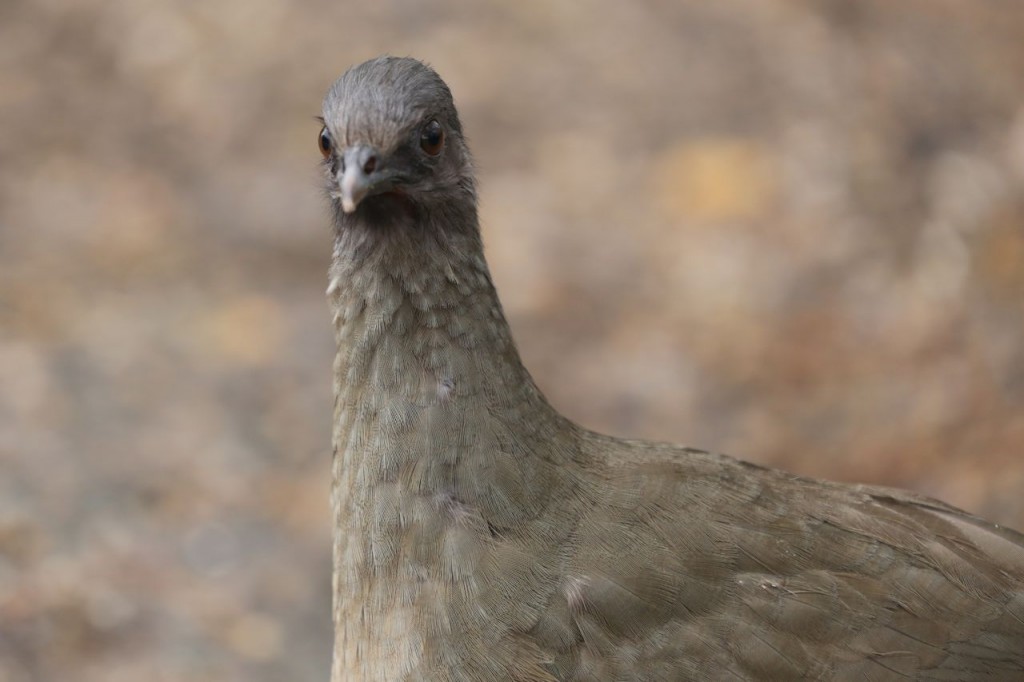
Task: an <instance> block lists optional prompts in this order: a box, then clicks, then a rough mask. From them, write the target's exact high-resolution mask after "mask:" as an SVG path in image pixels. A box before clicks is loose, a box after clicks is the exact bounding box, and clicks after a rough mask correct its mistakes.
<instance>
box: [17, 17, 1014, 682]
mask: <svg viewBox="0 0 1024 682" xmlns="http://www.w3.org/2000/svg"><path fill="white" fill-rule="evenodd" d="M1022 35H1024V5H1022V4H1021V3H1019V2H1017V1H1015V0H994V1H993V2H985V3H977V2H975V3H966V2H959V1H956V0H904V1H903V2H899V3H893V2H888V1H883V0H859V1H858V2H849V1H847V0H730V2H724V3H708V2H701V1H700V0H671V1H669V0H643V1H640V2H633V3H614V2H609V1H608V0H600V1H599V2H597V3H596V4H595V3H575V4H573V3H568V2H555V3H550V2H539V1H537V0H527V1H525V2H516V3H497V4H489V5H488V4H479V3H473V2H469V0H462V1H458V0H452V1H450V2H440V3H430V4H418V3H412V2H406V1H404V0H390V1H385V2H378V3H328V2H308V3H302V4H297V3H285V2H283V1H281V0H247V1H245V2H242V1H241V0H231V1H227V2H212V3H208V2H198V1H197V0H187V1H185V2H170V1H169V0H153V1H152V2H144V3H143V2H128V0H105V1H101V0H83V1H82V2H77V3H64V2H58V1H57V0H5V2H4V3H3V4H2V5H0V131H2V132H0V471H2V475H0V679H2V680H4V681H5V682H37V681H48V680H71V679H73V680H77V681H79V682H93V681H96V682H100V681H102V682H118V681H120V680H124V681H131V682H135V681H136V680H140V679H146V680H153V681H154V682H158V681H171V680H175V681H176V680H191V681H202V680H218V681H221V682H231V681H233V680H238V681H241V680H246V681H249V682H258V681H260V680H267V681H269V680H281V679H289V680H291V679H303V680H323V679H326V677H327V671H328V662H329V648H330V647H329V643H330V624H329V614H330V596H329V593H330V582H329V570H330V567H329V532H330V529H329V527H328V508H327V494H328V473H327V472H328V457H329V451H330V450H329V421H330V408H331V396H330V389H329V386H330V384H329V371H330V364H331V358H332V354H333V348H332V343H333V342H332V338H331V333H330V325H329V320H328V313H327V310H326V305H325V303H324V300H323V297H322V289H323V287H324V285H325V283H326V282H325V269H326V266H327V262H328V258H329V253H330V233H329V229H328V227H327V212H326V210H325V201H324V200H323V198H322V196H321V195H320V189H319V186H320V182H321V181H320V176H319V169H318V163H317V162H318V158H319V157H318V154H317V151H316V146H315V140H316V134H317V131H318V124H317V123H316V122H315V121H314V118H313V117H314V116H315V115H316V114H317V113H319V102H320V98H321V96H322V94H323V92H324V91H325V90H326V88H327V86H328V85H329V84H330V83H331V81H332V80H333V79H334V78H335V77H336V76H337V75H339V74H340V73H341V72H342V71H343V70H344V69H345V68H346V67H347V66H348V65H350V64H352V63H354V62H358V61H361V60H363V59H366V58H368V57H371V56H374V55H376V54H379V53H383V52H391V53H393V54H403V55H404V54H411V55H415V56H419V57H421V58H424V59H426V60H428V61H430V62H431V63H433V64H434V65H435V66H436V67H437V68H438V70H439V71H440V72H441V73H442V75H443V76H444V77H445V78H446V79H447V80H448V81H449V83H450V85H451V86H452V89H453V91H454V92H455V95H456V99H457V101H458V103H459V106H460V108H461V111H462V115H463V118H464V123H465V125H466V128H467V130H468V133H469V135H470V137H471V141H472V143H473V147H474V150H475V152H476V155H477V161H478V164H479V168H480V175H481V191H482V216H483V221H484V230H485V240H486V243H487V247H488V253H489V257H490V260H491V263H492V268H493V270H494V274H495V278H496V279H497V282H498V285H499V287H500V290H501V291H502V294H503V299H504V301H505V304H506V307H507V309H508V312H509V315H510V318H511V321H512V324H513V327H514V329H515V331H516V333H517V337H518V339H519V341H520V344H521V349H522V352H523V355H524V357H525V359H526V361H527V363H528V364H529V366H530V367H531V369H532V371H533V373H534V375H535V376H536V377H537V380H538V382H539V383H540V385H541V386H542V387H543V388H544V390H545V391H547V392H548V394H549V396H550V397H551V398H552V400H553V402H554V403H555V404H556V405H558V406H560V407H561V408H562V409H564V410H565V411H566V412H567V413H569V414H570V415H572V416H574V417H575V418H577V419H579V420H581V421H583V422H584V423H586V424H587V425H589V426H592V427H595V428H600V429H604V430H607V431H611V432H614V433H617V434H622V435H633V436H645V437H652V438H661V439H669V440H675V441H684V442H686V443H688V444H691V445H695V446H700V447H705V448H709V449H713V450H718V451H726V452H729V453H731V454H735V455H739V456H743V457H745V458H749V459H753V460H757V461H761V462H765V463H769V464H773V465H778V466H783V467H786V468H789V469H792V470H796V471H799V472H801V473H805V474H810V475H819V476H829V477H833V478H840V479H846V480H862V481H869V482H875V483H886V484H892V485H900V486H905V487H911V488H914V489H917V490H920V491H923V492H925V493H927V494H931V495H936V496H939V497H942V498H944V499H947V500H949V501H951V502H953V503H955V504H958V505H960V506H964V507H966V508H968V509H971V510H973V511H977V512H979V513H982V514H984V515H986V516H989V517H991V518H993V519H996V520H998V521H1000V522H1005V523H1008V524H1011V525H1015V526H1018V527H1024V461H1022V458H1024V192H1022V190H1024V94H1022V91H1021V88H1020V85H1021V83H1024V41H1021V40H1020V36H1022Z"/></svg>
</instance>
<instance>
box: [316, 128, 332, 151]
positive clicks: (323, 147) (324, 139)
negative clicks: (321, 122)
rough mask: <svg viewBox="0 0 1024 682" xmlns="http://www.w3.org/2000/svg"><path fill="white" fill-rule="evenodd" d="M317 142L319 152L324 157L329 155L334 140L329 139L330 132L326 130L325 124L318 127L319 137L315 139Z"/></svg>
mask: <svg viewBox="0 0 1024 682" xmlns="http://www.w3.org/2000/svg"><path fill="white" fill-rule="evenodd" d="M317 144H318V145H319V147H320V153H321V154H323V155H324V158H325V159H326V158H327V157H328V156H330V155H331V150H332V149H334V142H333V141H332V140H331V134H330V133H329V132H327V126H324V127H323V128H321V129H320V138H319V139H318V140H317Z"/></svg>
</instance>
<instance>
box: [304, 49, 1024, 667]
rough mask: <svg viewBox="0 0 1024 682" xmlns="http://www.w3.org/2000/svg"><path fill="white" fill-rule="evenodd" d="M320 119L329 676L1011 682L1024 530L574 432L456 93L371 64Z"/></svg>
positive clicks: (1016, 661) (1017, 655) (404, 66)
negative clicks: (477, 166) (516, 306)
mask: <svg viewBox="0 0 1024 682" xmlns="http://www.w3.org/2000/svg"><path fill="white" fill-rule="evenodd" d="M324 124H325V127H324V131H323V132H322V133H321V150H322V151H323V152H324V156H325V168H326V170H327V177H328V189H329V192H330V194H331V196H332V199H333V201H332V205H333V207H334V209H335V233H334V237H335V244H334V256H333V262H332V265H331V271H330V286H329V287H328V296H329V300H330V304H331V307H332V309H333V311H334V324H335V333H336V338H337V342H338V355H337V359H336V362H335V367H334V377H335V386H334V389H335V411H334V433H333V440H334V463H333V480H332V507H333V515H334V525H335V540H334V582H333V593H334V623H335V642H334V661H333V669H332V682H341V681H342V680H345V681H363V680H366V681H370V680H374V681H376V680H388V681H392V680H395V681H397V680H408V681H410V682H412V681H420V680H423V681H426V680H430V681H435V680H436V681H444V682H471V681H472V682H475V681H491V680H515V681H522V682H541V681H544V682H553V681H556V680H559V681H561V680H566V681H568V680H594V681H605V680H617V681H623V682H629V681H633V680H637V681H639V680H645V681H646V680H651V681H665V682H668V681H676V680H717V679H722V680H790V679H827V680H890V679H892V680H1006V681H1010V680H1024V536H1022V535H1021V534H1019V533H1016V532H1014V531H1011V530H1008V529H1003V528H999V527H997V526H995V525H993V524H990V523H988V522H985V521H983V520H980V519H978V518H975V517H973V516H971V515H969V514H967V513H965V512H962V511H960V510H958V509H955V508H953V507H950V506H947V505H945V504H943V503H940V502H937V501H934V500H930V499H926V498H922V497H919V496H916V495H913V494H911V493H907V492H903V491H897V490H890V489H883V488H876V487H867V486H850V485H843V484H837V483H830V482H826V481H818V480H812V479H807V478H801V477H798V476H794V475H792V474H788V473H785V472H781V471H776V470H772V469H767V468H762V467H758V466H755V465H752V464H748V463H745V462H742V461H739V460H735V459H732V458H729V457H725V456H721V455H714V454H709V453H706V452H701V451H698V450H693V449H688V448H683V447H678V446H672V445H666V444H656V443H648V442H642V441H627V440H621V439H615V438H611V437H608V436H603V435H600V434H596V433H594V432H591V431H588V430H586V429H584V428H582V427H580V426H578V425H576V424H574V423H572V422H571V421H569V420H568V419H566V418H564V417H562V416H561V415H560V414H559V413H558V412H557V411H556V410H555V409H554V408H553V407H552V406H551V405H550V404H549V403H548V402H547V401H546V399H545V398H544V396H543V395H542V394H541V392H540V391H539V390H538V389H537V387H536V385H535V384H534V382H533V380H532V379H531V377H530V375H529V373H528V372H527V371H526V369H525V368H524V367H523V365H522V363H521V362H520V359H519V356H518V353H517V351H516V348H515V345H514V343H513V340H512V336H511V332H510V330H509V327H508V324H507V323H506V321H505V318H504V315H503V313H502V309H501V305H500V303H499V301H498V297H497V295H496V293H495V290H494V286H493V284H492V282H491V278H490V275H489V272H488V269H487V265H486V262H485V260H484V257H483V248H482V244H481V240H480V234H479V228H478V222H477V214H476V196H475V188H474V181H473V174H472V165H471V161H470V157H469V152H468V149H467V148H466V145H465V141H464V139H463V137H462V130H461V124H460V123H459V121H458V117H457V114H456V112H455V108H454V104H453V103H452V99H451V95H450V93H449V91H448V88H447V86H445V85H444V83H443V81H441V79H440V78H439V77H438V76H437V75H436V74H435V73H434V72H433V71H432V70H431V69H429V67H426V66H425V65H423V64H421V63H420V62H417V61H415V60H412V59H396V58H390V57H385V58H379V59H376V60H373V61H370V62H367V63H364V64H362V65H359V66H356V67H353V69H350V70H349V71H348V72H347V73H346V74H345V75H344V76H342V78H340V79H339V80H338V81H337V82H336V83H335V85H334V86H333V87H332V89H331V90H330V92H329V93H328V95H327V98H326V100H325V103H324ZM439 131H440V132H439ZM439 140H440V142H439Z"/></svg>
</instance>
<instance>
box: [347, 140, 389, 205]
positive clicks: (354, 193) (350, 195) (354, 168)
mask: <svg viewBox="0 0 1024 682" xmlns="http://www.w3.org/2000/svg"><path fill="white" fill-rule="evenodd" d="M378 162H379V155H378V154H377V152H376V151H375V150H374V149H373V148H371V147H367V146H365V145H354V146H352V147H349V148H348V149H346V150H345V153H344V155H343V165H342V167H343V168H344V170H342V171H341V173H339V174H338V175H337V177H336V180H337V183H338V189H339V190H340V191H341V210H342V211H344V212H345V213H351V212H352V211H354V210H356V207H357V206H359V202H361V201H362V200H363V199H365V198H366V197H367V196H368V195H370V194H376V193H377V192H380V191H384V190H386V189H388V188H389V187H390V182H388V179H389V178H388V177H387V175H386V174H384V173H382V172H380V171H378V170H377V166H378Z"/></svg>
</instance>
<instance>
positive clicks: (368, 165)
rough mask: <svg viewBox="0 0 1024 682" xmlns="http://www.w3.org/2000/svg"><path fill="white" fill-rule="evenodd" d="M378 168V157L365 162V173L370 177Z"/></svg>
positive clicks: (372, 157)
mask: <svg viewBox="0 0 1024 682" xmlns="http://www.w3.org/2000/svg"><path fill="white" fill-rule="evenodd" d="M376 168H377V157H376V156H371V157H370V158H368V159H367V160H366V161H364V162H363V172H364V173H366V174H367V175H369V174H370V173H372V172H373V171H374V170H376Z"/></svg>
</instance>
